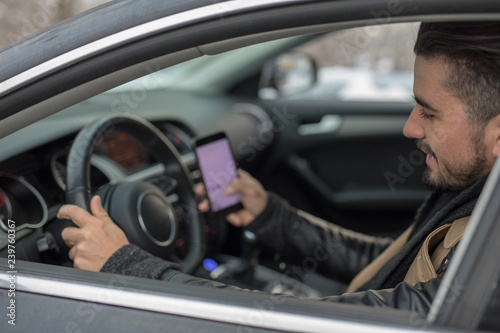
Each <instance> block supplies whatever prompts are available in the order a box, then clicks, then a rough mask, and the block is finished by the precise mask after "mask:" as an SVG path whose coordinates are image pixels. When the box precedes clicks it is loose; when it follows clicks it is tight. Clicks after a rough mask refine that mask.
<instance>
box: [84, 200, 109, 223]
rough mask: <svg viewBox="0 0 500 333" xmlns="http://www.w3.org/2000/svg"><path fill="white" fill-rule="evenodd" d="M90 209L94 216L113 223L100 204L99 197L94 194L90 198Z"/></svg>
mask: <svg viewBox="0 0 500 333" xmlns="http://www.w3.org/2000/svg"><path fill="white" fill-rule="evenodd" d="M90 210H91V211H92V214H94V216H96V217H98V218H100V219H101V220H103V221H104V222H107V223H113V224H114V222H113V220H112V219H111V217H109V214H108V212H106V210H105V209H104V207H103V206H102V203H101V197H100V196H98V195H95V196H94V197H93V198H92V200H90Z"/></svg>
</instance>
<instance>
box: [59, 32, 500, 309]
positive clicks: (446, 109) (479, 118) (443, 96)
mask: <svg viewBox="0 0 500 333" xmlns="http://www.w3.org/2000/svg"><path fill="white" fill-rule="evenodd" d="M415 53H416V55H417V57H416V61H415V80H414V94H415V101H416V105H415V107H414V109H413V111H412V113H411V115H410V117H409V119H408V121H407V123H406V125H405V127H404V134H405V136H407V137H409V138H413V139H415V140H416V141H417V145H418V147H419V148H420V149H421V150H422V151H423V152H424V153H425V154H427V157H426V163H427V170H426V172H425V177H424V182H425V183H426V185H427V186H428V187H430V188H431V189H432V190H433V192H432V194H431V195H430V196H429V197H428V198H427V200H426V201H425V203H424V204H423V205H422V206H421V207H420V209H419V211H418V213H417V216H416V218H415V221H414V223H413V224H412V226H411V227H410V228H409V229H408V230H406V231H405V232H404V233H403V234H402V235H401V236H400V237H399V238H398V239H396V240H395V241H392V240H389V239H381V238H375V237H370V236H366V235H361V234H359V233H355V232H352V231H348V230H345V229H342V228H340V227H338V226H335V225H334V224H330V223H326V222H325V221H322V220H320V219H318V218H315V217H313V216H311V215H309V214H307V213H304V212H302V211H297V210H295V209H293V208H291V207H290V206H289V205H288V203H287V202H286V201H284V200H283V199H281V198H279V197H277V196H276V195H274V194H272V193H267V192H266V191H265V190H264V189H263V188H262V186H261V185H260V183H259V182H258V181H257V180H255V179H254V178H252V177H251V176H250V175H249V174H247V173H245V172H240V177H239V178H238V179H237V180H235V181H234V182H233V183H232V184H231V186H230V187H229V188H228V189H227V190H226V193H227V194H232V193H236V192H240V193H241V194H242V197H243V206H244V209H243V210H241V211H239V212H237V213H233V214H230V215H228V217H227V219H228V221H229V222H230V223H232V224H234V225H236V226H241V227H245V228H247V229H249V230H251V231H253V232H254V233H255V234H256V235H257V238H258V239H259V240H260V242H261V243H263V244H266V245H267V246H270V247H272V248H274V249H275V250H276V251H287V249H290V248H293V249H294V250H295V251H297V253H299V254H300V255H302V256H304V258H307V257H308V256H313V253H314V251H315V250H316V249H317V248H318V246H320V247H321V248H322V249H326V250H325V251H326V253H327V254H328V255H327V256H325V260H324V261H322V262H318V270H319V271H320V272H322V273H325V274H328V275H330V276H332V277H334V278H337V279H339V280H342V281H345V282H350V285H349V288H348V293H346V294H344V295H341V296H330V297H325V298H321V299H319V300H321V301H332V302H346V303H353V304H366V305H380V306H388V307H396V308H402V309H407V310H413V311H418V312H421V313H426V312H427V311H428V309H429V307H430V303H431V302H432V299H433V297H434V295H435V293H436V290H437V287H438V286H439V283H440V281H441V277H442V276H443V274H444V273H445V271H446V269H447V267H448V263H449V261H450V259H451V257H452V255H453V250H454V248H455V247H456V245H457V243H458V242H459V241H460V239H461V236H462V234H463V231H464V229H465V226H466V224H467V221H468V218H469V216H470V214H471V212H472V209H473V208H474V205H475V204H476V201H477V198H478V196H479V194H480V192H481V190H482V187H483V185H484V182H485V179H486V177H487V175H488V173H489V172H490V170H491V168H492V166H493V164H494V162H495V160H496V158H497V157H498V156H499V155H500V97H499V96H500V94H499V93H498V92H499V89H498V84H497V77H499V76H500V24H497V23H424V24H422V25H421V27H420V30H419V34H418V38H417V41H416V44H415ZM197 191H198V194H202V189H198V190H197ZM199 208H200V210H202V211H206V210H208V204H207V202H202V203H201V204H200V207H199ZM91 211H92V214H93V215H91V214H89V213H87V212H85V211H84V210H82V209H80V208H78V207H76V206H70V205H66V206H63V207H62V208H61V210H60V211H59V215H58V216H59V217H60V218H69V219H72V220H73V221H74V222H75V223H76V224H77V225H78V226H79V227H80V228H66V229H65V230H64V231H63V235H62V236H63V238H64V240H65V241H66V243H67V244H68V245H69V246H70V247H71V250H70V253H69V255H70V258H71V259H72V260H74V264H75V267H78V268H82V269H89V270H95V271H98V270H101V271H105V272H113V273H119V274H126V275H133V276H140V277H148V278H154V279H162V280H167V281H174V282H180V283H194V284H201V285H207V286H211V287H219V288H235V287H230V286H226V285H223V284H220V283H216V282H212V281H208V280H203V279H197V278H193V277H189V276H188V275H185V274H183V273H180V272H178V271H177V270H178V267H177V265H175V264H173V263H170V262H167V261H164V260H161V259H159V258H155V257H153V256H152V255H150V254H148V253H147V252H145V251H143V250H141V249H139V248H138V247H136V246H134V245H130V244H129V242H128V240H127V238H126V236H125V234H124V233H123V232H122V231H121V230H120V229H119V228H118V227H117V226H116V225H115V224H114V223H113V221H111V219H110V218H109V216H108V215H107V213H106V212H105V211H104V209H103V208H102V207H101V205H100V199H99V198H98V197H94V198H93V199H92V201H91ZM374 290H375V291H374Z"/></svg>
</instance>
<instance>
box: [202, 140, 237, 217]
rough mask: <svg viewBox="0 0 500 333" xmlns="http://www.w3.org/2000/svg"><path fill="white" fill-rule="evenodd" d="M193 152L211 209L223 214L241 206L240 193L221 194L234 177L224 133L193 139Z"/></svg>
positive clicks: (231, 156) (231, 154) (232, 160)
mask: <svg viewBox="0 0 500 333" xmlns="http://www.w3.org/2000/svg"><path fill="white" fill-rule="evenodd" d="M195 153H196V156H197V158H198V165H199V168H200V171H201V175H202V180H203V183H204V185H205V191H206V193H207V197H208V201H209V203H210V207H211V211H212V213H214V215H216V216H225V215H227V214H229V213H231V212H235V211H238V210H240V209H243V205H242V204H241V194H240V193H237V194H234V195H226V194H225V190H226V188H227V187H228V186H229V184H231V182H232V181H233V179H235V178H237V177H238V171H237V167H236V161H235V159H234V156H233V153H232V151H231V145H230V143H229V140H228V138H227V137H226V135H225V134H224V133H223V132H219V133H216V134H213V135H210V136H207V137H204V138H200V139H197V140H196V142H195Z"/></svg>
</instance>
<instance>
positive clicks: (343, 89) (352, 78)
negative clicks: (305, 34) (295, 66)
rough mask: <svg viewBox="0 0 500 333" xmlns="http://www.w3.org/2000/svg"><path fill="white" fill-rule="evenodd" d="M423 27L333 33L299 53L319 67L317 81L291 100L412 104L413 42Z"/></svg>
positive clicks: (406, 25)
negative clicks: (307, 56)
mask: <svg viewBox="0 0 500 333" xmlns="http://www.w3.org/2000/svg"><path fill="white" fill-rule="evenodd" d="M417 29H418V24H416V23H401V24H391V25H375V26H365V27H360V28H356V29H348V30H343V31H336V32H331V33H328V34H325V35H322V36H320V37H318V38H316V39H314V40H312V41H309V42H306V43H304V44H303V45H300V46H299V47H296V48H295V49H294V50H293V51H294V52H297V53H304V54H307V55H309V56H310V57H311V58H312V59H313V60H314V61H315V63H316V65H317V68H318V72H317V82H316V84H315V85H313V86H312V88H310V89H308V90H307V91H304V92H298V93H293V94H290V95H287V96H283V97H285V98H290V99H312V100H341V101H386V102H396V101H400V102H408V101H411V100H412V87H413V62H414V59H415V57H414V54H413V44H414V42H415V38H416V33H417Z"/></svg>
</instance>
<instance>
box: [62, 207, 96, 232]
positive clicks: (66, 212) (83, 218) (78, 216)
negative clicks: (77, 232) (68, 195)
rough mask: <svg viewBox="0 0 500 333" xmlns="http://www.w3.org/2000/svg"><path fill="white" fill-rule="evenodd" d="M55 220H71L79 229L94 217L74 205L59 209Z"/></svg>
mask: <svg viewBox="0 0 500 333" xmlns="http://www.w3.org/2000/svg"><path fill="white" fill-rule="evenodd" d="M57 218H59V219H63V220H72V221H73V223H75V224H76V225H77V226H79V227H80V228H81V227H83V226H85V225H87V224H88V222H89V220H90V219H93V218H94V217H93V216H92V215H91V214H90V213H89V212H87V211H86V210H85V209H83V208H80V207H78V206H75V205H64V206H62V207H61V208H60V209H59V212H58V213H57Z"/></svg>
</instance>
